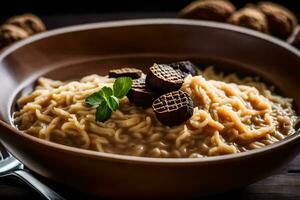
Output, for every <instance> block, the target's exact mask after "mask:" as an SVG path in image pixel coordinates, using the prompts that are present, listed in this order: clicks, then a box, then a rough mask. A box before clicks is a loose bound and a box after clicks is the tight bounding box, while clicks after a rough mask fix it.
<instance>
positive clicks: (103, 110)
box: [96, 101, 112, 122]
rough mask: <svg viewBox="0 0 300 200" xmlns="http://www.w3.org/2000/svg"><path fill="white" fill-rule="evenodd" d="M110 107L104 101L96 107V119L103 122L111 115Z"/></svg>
mask: <svg viewBox="0 0 300 200" xmlns="http://www.w3.org/2000/svg"><path fill="white" fill-rule="evenodd" d="M111 112H112V111H111V109H110V108H109V107H108V106H107V104H106V102H105V101H102V103H101V104H100V105H99V106H98V107H97V108H96V121H100V122H104V121H105V120H107V119H108V118H109V117H110V115H111Z"/></svg>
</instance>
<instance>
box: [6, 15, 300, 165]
mask: <svg viewBox="0 0 300 200" xmlns="http://www.w3.org/2000/svg"><path fill="white" fill-rule="evenodd" d="M145 25H186V26H201V27H208V28H215V29H222V30H226V31H233V32H237V33H240V34H244V35H248V36H251V37H256V38H259V39H262V40H264V41H266V42H270V43H272V44H275V45H277V46H279V47H281V48H283V49H285V50H287V51H289V52H291V53H293V54H294V55H296V56H298V57H299V58H300V51H298V50H297V49H296V48H294V47H292V46H291V45H289V44H288V43H286V42H284V41H281V40H279V39H277V38H274V37H272V36H269V35H266V34H263V33H260V32H257V31H253V30H250V29H246V28H242V27H237V26H234V25H230V24H225V23H219V22H212V21H205V20H190V19H174V18H155V19H151V18H150V19H134V20H119V21H108V22H98V23H89V24H82V25H73V26H68V27H63V28H58V29H54V30H50V31H46V32H43V33H39V34H36V35H34V36H31V37H29V38H27V39H25V40H22V41H19V42H16V43H15V44H13V45H11V46H9V47H8V48H5V49H4V50H3V51H2V52H1V54H0V63H1V62H2V61H3V59H5V57H6V56H8V55H9V54H10V53H12V52H14V51H15V50H17V49H19V48H21V47H23V46H25V45H28V44H30V43H33V42H35V41H38V40H42V39H45V38H48V37H52V36H55V35H59V34H65V33H70V32H75V31H87V30H92V29H101V28H113V27H125V26H128V27H129V26H145ZM20 84H22V83H20ZM11 103H12V101H9V103H8V104H7V105H8V106H10V105H11ZM10 117H11V116H10ZM1 128H5V129H9V130H10V131H11V132H14V133H15V134H17V135H18V136H20V137H23V138H25V139H26V140H27V139H28V140H31V141H32V142H35V143H38V144H40V145H43V146H45V147H47V148H54V149H56V150H59V151H67V153H72V154H78V156H79V155H81V156H85V157H93V158H98V159H109V160H114V161H119V162H130V163H147V164H200V163H201V164H205V163H211V162H217V161H228V160H234V159H240V158H247V157H249V156H254V155H258V154H263V153H266V152H268V151H272V150H275V149H278V148H280V147H283V146H285V145H287V144H289V143H292V142H295V141H296V140H299V141H300V131H296V132H295V133H293V134H292V135H289V136H287V137H286V138H285V139H284V140H282V141H279V142H277V143H274V144H271V145H268V146H266V147H263V148H260V149H253V150H249V151H246V152H241V153H236V154H228V155H219V156H212V157H200V158H152V157H138V156H129V155H121V154H112V153H104V152H96V151H92V150H86V149H80V148H76V147H71V146H66V145H62V144H58V143H54V142H50V141H46V140H43V139H40V138H36V137H34V136H31V135H28V134H24V133H23V132H22V131H19V130H18V129H17V128H16V127H15V126H13V124H12V122H11V120H10V122H4V121H2V120H0V129H1ZM0 137H1V136H0Z"/></svg>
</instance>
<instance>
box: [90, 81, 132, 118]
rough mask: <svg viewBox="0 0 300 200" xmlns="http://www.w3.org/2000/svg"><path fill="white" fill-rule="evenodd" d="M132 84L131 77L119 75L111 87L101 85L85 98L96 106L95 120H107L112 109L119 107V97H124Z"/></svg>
mask: <svg viewBox="0 0 300 200" xmlns="http://www.w3.org/2000/svg"><path fill="white" fill-rule="evenodd" d="M131 86H132V79H131V78H129V77H119V78H117V79H116V80H115V82H114V85H113V89H112V88H110V87H106V86H105V87H103V88H101V90H100V91H99V92H95V93H93V94H92V95H90V96H88V97H87V98H86V99H85V103H87V104H89V105H93V106H97V108H96V121H101V122H103V121H105V120H107V119H108V118H109V117H110V115H111V113H112V112H113V111H116V110H117V109H118V107H119V99H118V98H122V97H124V96H125V95H126V94H127V93H128V91H129V90H130V88H131Z"/></svg>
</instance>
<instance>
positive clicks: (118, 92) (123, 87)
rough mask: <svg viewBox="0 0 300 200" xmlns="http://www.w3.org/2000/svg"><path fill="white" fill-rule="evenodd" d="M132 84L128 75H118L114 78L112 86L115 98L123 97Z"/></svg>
mask: <svg viewBox="0 0 300 200" xmlns="http://www.w3.org/2000/svg"><path fill="white" fill-rule="evenodd" d="M131 86H132V79H131V78H130V77H119V78H117V79H116V80H115V82H114V86H113V89H114V90H113V93H114V96H116V97H117V98H122V97H124V96H125V95H126V94H127V93H128V91H129V90H130V88H131Z"/></svg>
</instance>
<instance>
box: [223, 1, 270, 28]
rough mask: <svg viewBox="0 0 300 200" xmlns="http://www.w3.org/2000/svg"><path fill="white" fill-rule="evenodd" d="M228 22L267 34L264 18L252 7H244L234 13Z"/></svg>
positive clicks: (266, 24)
mask: <svg viewBox="0 0 300 200" xmlns="http://www.w3.org/2000/svg"><path fill="white" fill-rule="evenodd" d="M228 22H229V23H231V24H234V25H238V26H242V27H246V28H250V29H253V30H256V31H260V32H263V33H267V32H268V23H267V20H266V16H265V15H264V14H263V13H262V12H261V11H260V10H258V9H256V8H255V7H253V6H249V7H245V8H242V9H240V10H238V11H236V12H235V13H234V14H232V15H231V17H230V18H229V19H228Z"/></svg>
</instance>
